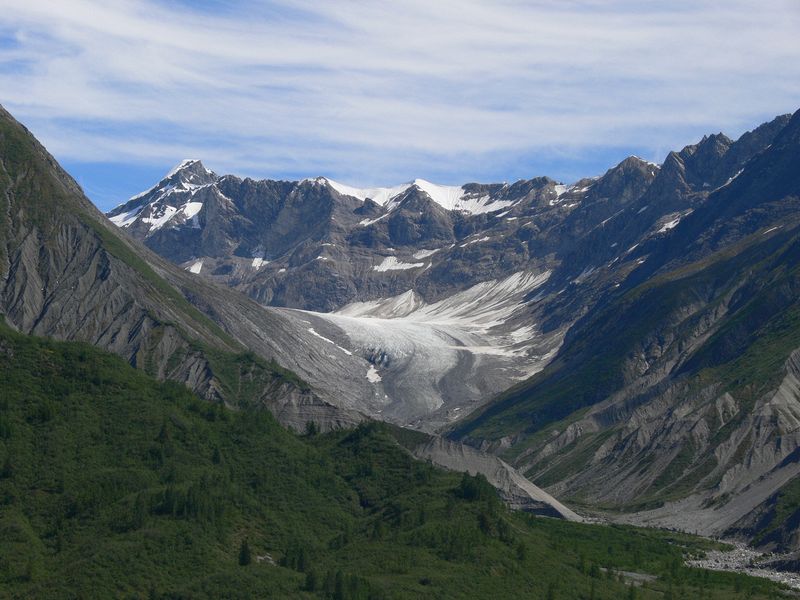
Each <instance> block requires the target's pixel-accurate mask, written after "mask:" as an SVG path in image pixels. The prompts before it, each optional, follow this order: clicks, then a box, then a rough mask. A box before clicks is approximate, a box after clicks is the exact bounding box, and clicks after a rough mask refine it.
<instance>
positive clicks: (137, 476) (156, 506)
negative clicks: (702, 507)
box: [0, 326, 775, 598]
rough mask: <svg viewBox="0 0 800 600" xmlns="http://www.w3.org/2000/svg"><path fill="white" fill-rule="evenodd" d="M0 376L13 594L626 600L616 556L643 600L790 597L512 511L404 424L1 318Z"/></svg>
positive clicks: (657, 536)
mask: <svg viewBox="0 0 800 600" xmlns="http://www.w3.org/2000/svg"><path fill="white" fill-rule="evenodd" d="M0 381H2V392H3V393H2V398H1V399H0V465H2V466H1V467H0V596H2V597H20V598H22V597H24V598H45V597H46V598H67V597H85V598H90V597H103V598H107V597H130V598H145V597H163V598H190V597H191V598H196V597H223V596H224V597H241V598H246V597H253V596H257V597H270V596H273V597H303V596H307V597H325V596H327V597H339V598H368V597H373V598H383V597H385V598H405V597H440V598H449V597H490V596H492V597H510V596H512V595H516V596H519V597H523V596H524V597H542V598H545V597H554V598H580V597H584V598H590V597H595V598H619V597H624V596H625V594H628V593H629V589H628V588H627V587H626V584H625V583H624V582H621V581H618V580H617V579H616V578H610V577H608V576H607V575H604V572H603V571H602V570H601V569H600V567H610V568H612V569H622V570H630V571H641V572H649V573H653V574H655V575H659V576H660V578H659V579H657V580H655V581H653V582H651V583H648V584H646V586H645V587H644V588H641V589H639V590H637V594H638V597H640V598H662V597H665V595H664V592H667V590H668V589H670V588H673V589H674V591H675V593H676V594H677V593H678V592H680V591H681V590H682V591H683V593H684V596H683V597H699V595H700V594H701V593H707V595H705V596H703V597H708V598H736V597H745V594H746V593H752V594H755V596H754V597H770V595H771V594H773V593H774V592H775V588H774V587H773V586H772V585H771V584H769V583H766V582H762V581H759V580H753V579H749V578H745V577H742V576H735V575H730V574H717V573H709V572H705V571H699V570H689V569H685V568H683V567H681V566H680V558H681V554H682V552H684V551H687V550H691V551H694V552H696V551H699V550H701V548H702V545H701V543H700V542H699V541H697V540H693V539H691V538H688V537H674V536H673V537H670V536H669V535H668V534H665V533H660V532H655V531H643V530H635V529H629V528H621V527H601V526H587V525H577V524H570V523H564V522H559V521H554V520H549V519H539V518H533V517H529V516H526V515H522V514H511V513H509V512H507V511H506V510H505V509H504V508H503V507H502V506H501V505H500V503H499V502H498V500H497V499H496V497H495V495H494V493H493V490H491V488H490V487H489V486H488V484H486V483H485V481H482V480H480V479H476V478H469V477H467V478H462V477H461V476H459V475H455V474H450V473H445V472H442V471H439V470H436V469H434V468H432V467H430V466H429V465H426V464H423V463H419V462H416V461H414V460H412V459H411V458H410V457H409V455H408V454H407V453H406V452H405V451H404V450H403V449H402V448H401V446H400V445H399V444H398V442H397V441H396V439H395V438H394V437H393V436H392V435H390V433H391V430H390V429H389V428H388V427H385V426H381V425H369V426H362V427H360V428H358V429H356V430H354V431H342V432H338V433H335V434H329V435H325V436H312V437H297V436H295V435H293V434H291V433H289V432H287V431H286V430H284V429H282V428H281V427H279V426H278V425H277V424H276V423H275V422H274V420H273V419H272V418H271V417H270V415H269V414H268V413H266V412H260V413H253V412H240V413H234V412H230V411H228V410H226V409H223V408H221V407H218V406H211V405H209V404H206V403H203V402H201V401H199V400H198V399H197V398H196V397H194V396H193V395H192V394H191V393H189V392H188V391H187V390H185V389H184V388H182V387H181V386H179V385H176V384H170V383H157V382H155V381H153V380H151V379H150V378H148V377H147V376H146V375H145V374H143V373H142V372H140V371H136V370H134V369H132V368H130V367H129V366H127V365H126V364H125V363H124V362H123V361H121V360H120V359H118V358H117V357H114V356H111V355H108V354H105V353H102V352H100V351H98V350H96V349H94V348H92V347H90V346H87V345H84V344H75V343H59V342H53V341H47V340H42V339H38V338H32V337H27V336H22V335H19V334H17V333H14V332H11V331H10V330H8V329H7V328H6V327H5V326H0ZM243 540H247V542H248V546H249V548H250V549H251V553H252V556H253V561H252V563H251V564H249V565H247V566H240V565H239V560H238V559H239V553H240V549H241V545H242V542H243ZM267 554H269V555H270V556H271V557H272V558H273V559H274V560H275V561H276V562H277V563H278V564H277V565H272V564H270V562H269V560H258V559H257V558H256V557H259V556H260V557H263V556H265V555H267ZM309 580H313V582H314V584H315V585H314V586H313V587H314V588H315V590H314V591H313V592H312V591H308V590H306V589H305V588H307V587H309V586H308V583H309ZM325 590H327V592H326V591H325ZM701 590H705V591H701ZM737 590H739V591H740V592H741V593H739V592H737Z"/></svg>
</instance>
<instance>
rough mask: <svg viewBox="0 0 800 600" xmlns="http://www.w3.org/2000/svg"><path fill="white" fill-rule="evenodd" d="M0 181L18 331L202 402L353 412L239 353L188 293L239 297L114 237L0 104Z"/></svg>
mask: <svg viewBox="0 0 800 600" xmlns="http://www.w3.org/2000/svg"><path fill="white" fill-rule="evenodd" d="M0 188H2V192H3V193H2V194H0V215H2V217H0V218H2V220H1V221H0V274H1V275H2V279H0V314H3V315H5V318H6V320H7V322H8V323H9V324H10V325H12V326H13V327H15V328H16V329H18V330H20V331H23V332H26V333H33V334H37V335H46V336H52V337H56V338H59V339H67V340H82V341H87V342H89V343H91V344H93V345H95V346H98V347H100V348H104V349H108V350H110V351H113V352H115V353H117V354H119V355H120V356H122V357H123V358H125V359H126V360H128V361H129V362H130V363H131V364H133V365H135V366H138V367H140V368H142V369H144V370H145V371H147V372H148V373H150V374H153V375H155V376H157V377H159V378H161V379H172V380H175V381H179V382H182V383H185V384H186V385H188V386H189V387H190V388H192V389H193V390H195V391H196V392H197V393H199V394H200V395H201V396H202V397H204V398H206V399H208V400H211V401H214V402H225V403H228V404H230V405H240V404H250V405H255V404H264V405H267V406H269V407H270V408H272V409H273V410H276V411H279V412H281V413H282V414H284V416H285V417H286V418H285V422H287V423H289V424H292V425H294V426H297V427H304V426H305V421H306V420H309V419H311V420H314V419H317V420H319V421H320V423H322V424H323V425H324V426H326V427H328V426H332V425H336V424H338V423H354V422H357V421H358V420H360V418H361V417H360V416H359V415H357V414H354V413H348V412H347V411H342V410H337V409H335V408H334V407H332V406H331V405H329V404H327V403H325V402H323V401H321V400H320V399H319V398H318V397H316V396H315V395H314V394H313V393H312V392H310V390H309V389H308V386H307V384H305V383H303V382H302V381H301V380H300V379H298V378H297V376H296V375H294V374H293V373H290V372H289V371H286V370H285V369H282V368H281V367H279V366H278V365H277V364H275V363H274V362H273V361H274V360H275V359H276V358H278V357H279V355H280V349H277V348H275V347H271V348H270V350H269V351H266V350H263V351H262V352H260V356H256V355H254V354H245V352H246V350H247V348H246V347H245V346H243V345H242V344H241V342H240V341H236V340H235V339H234V337H232V336H231V335H229V334H228V333H226V332H225V331H223V329H222V328H221V327H220V326H219V325H218V324H217V323H215V322H214V321H212V320H211V319H210V318H209V317H208V316H206V315H205V314H203V313H201V312H200V311H199V310H197V308H195V306H193V305H192V304H191V303H190V302H189V301H187V299H186V298H187V297H189V298H192V297H196V296H203V297H204V298H205V303H206V305H209V304H211V305H214V304H215V303H217V304H218V305H220V306H223V307H225V306H231V305H233V306H235V305H236V303H237V302H241V300H240V299H239V298H238V296H237V295H236V294H234V293H232V292H229V291H228V290H225V289H214V288H213V286H201V288H200V289H198V288H197V286H194V285H193V284H194V283H195V282H194V281H193V280H192V279H191V278H189V277H187V276H186V274H185V273H183V272H182V271H181V270H180V269H176V268H175V267H173V266H172V265H171V264H169V263H167V262H166V261H164V260H163V259H161V258H160V257H158V256H157V255H155V254H153V253H151V252H150V251H148V250H146V249H145V248H143V247H141V246H140V245H139V244H138V243H136V242H134V241H133V240H131V239H129V238H127V236H125V235H124V234H123V235H120V232H119V231H118V230H116V228H115V227H114V226H113V225H111V224H110V223H108V221H107V220H106V219H105V218H104V217H103V215H102V214H101V213H99V212H98V211H97V210H96V209H95V208H94V206H92V204H91V203H90V202H89V201H88V200H87V199H86V198H85V196H84V195H83V193H82V192H81V190H80V188H79V187H78V186H77V184H76V183H75V182H74V181H73V180H72V179H71V178H70V177H69V176H68V175H67V174H66V173H65V172H64V171H63V170H62V169H61V168H60V167H59V166H58V165H57V164H56V162H55V161H54V160H53V158H52V157H51V156H49V155H48V154H47V152H46V151H45V150H44V148H42V147H41V145H40V144H38V142H36V140H35V139H34V138H33V136H31V135H30V134H29V133H28V132H27V130H25V129H24V128H23V127H22V126H21V125H20V124H19V123H17V122H16V121H15V120H14V119H13V117H11V116H10V115H9V114H8V113H7V112H5V111H1V112H0ZM200 290H202V291H200ZM220 321H222V320H220ZM263 327H264V331H260V332H259V333H260V336H261V337H262V338H263V337H265V333H264V332H265V331H269V330H270V328H272V329H276V330H280V327H281V321H280V320H279V319H276V318H274V317H273V318H268V317H264V323H263ZM250 335H251V337H252V336H253V334H252V333H251V334H250ZM285 335H286V336H287V337H288V336H290V335H291V334H288V333H287V334H285ZM239 339H241V338H239ZM245 339H246V338H245Z"/></svg>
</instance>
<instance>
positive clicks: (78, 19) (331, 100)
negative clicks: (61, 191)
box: [0, 0, 800, 210]
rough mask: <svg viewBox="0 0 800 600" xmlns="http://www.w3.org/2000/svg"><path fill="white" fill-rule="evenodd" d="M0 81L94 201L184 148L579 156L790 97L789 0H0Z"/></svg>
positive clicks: (373, 167)
mask: <svg viewBox="0 0 800 600" xmlns="http://www.w3.org/2000/svg"><path fill="white" fill-rule="evenodd" d="M0 14H2V15H3V17H2V19H1V20H0V102H1V103H2V104H3V105H4V106H5V107H6V108H7V109H8V110H10V111H11V112H12V114H14V115H15V116H16V117H17V118H18V119H19V120H20V121H22V122H23V123H24V124H25V125H27V126H28V127H29V128H30V129H31V130H32V131H33V132H34V134H35V135H37V137H39V139H40V140H41V141H42V142H43V143H44V144H45V146H47V148H48V149H49V150H50V151H51V152H52V153H53V154H54V155H55V156H56V158H57V159H58V160H59V161H61V163H62V164H63V165H64V166H65V168H67V170H68V171H69V172H70V173H72V174H73V175H74V176H75V178H76V179H77V180H78V182H79V183H80V184H81V185H82V186H83V187H84V189H85V191H86V192H87V194H88V195H89V197H90V198H91V199H92V200H93V201H94V202H95V203H96V204H97V205H98V206H100V208H102V209H104V210H107V209H109V208H111V207H112V206H114V205H116V204H118V203H120V202H122V201H124V200H125V199H126V198H128V197H130V196H131V195H133V194H135V193H137V192H139V191H141V190H143V189H146V188H148V187H150V186H151V185H152V184H153V183H155V182H156V181H157V180H158V179H159V178H160V177H161V176H162V175H163V174H164V173H165V172H166V171H168V170H169V169H170V168H171V167H172V166H173V165H174V164H176V163H178V162H179V161H180V160H182V159H184V158H200V159H202V160H203V162H204V164H205V165H206V166H207V167H208V168H211V169H213V170H215V171H216V172H218V173H234V174H238V175H242V176H252V177H270V178H282V179H295V178H302V177H311V176H316V175H326V176H329V177H331V178H333V179H336V180H339V181H342V182H344V183H348V184H352V185H359V186H367V185H378V184H380V185H389V184H396V183H400V182H403V181H408V180H411V179H414V178H416V177H422V178H425V179H429V180H432V181H435V182H438V183H448V184H452V183H464V182H466V181H513V180H516V179H519V178H528V177H533V176H537V175H550V176H551V177H554V178H557V179H560V180H562V181H573V180H575V179H577V178H579V177H581V176H590V175H597V174H600V173H602V172H603V171H605V169H607V168H608V167H610V166H612V165H613V164H615V163H617V162H619V161H620V160H621V159H623V158H624V157H625V156H628V155H630V154H637V155H639V156H642V157H643V158H646V159H648V160H654V161H656V162H660V161H661V160H663V158H664V156H665V155H666V153H667V152H668V151H669V150H671V149H679V148H681V147H682V146H684V145H685V144H688V143H691V142H694V141H696V140H697V139H699V138H700V137H702V135H703V134H704V133H713V132H717V131H724V132H725V133H727V134H728V135H730V136H732V137H737V136H738V135H740V134H741V133H742V132H744V131H746V130H748V129H751V128H752V127H754V126H756V125H758V124H760V123H761V122H763V121H765V120H768V119H770V118H772V117H774V116H775V115H777V114H782V113H786V112H793V111H794V110H797V109H798V108H800V44H798V43H797V35H798V32H799V31H800V3H798V2H796V0H761V1H759V2H758V3H754V2H751V1H744V0H719V1H717V0H713V1H711V0H705V1H703V0H696V1H691V2H690V1H684V0H676V1H673V2H663V1H658V2H652V1H645V0H639V1H636V2H633V1H629V0H616V1H615V0H603V1H600V0H546V1H545V0H530V1H522V0H459V1H455V0H436V1H435V2H432V1H431V0H394V1H391V2H390V1H388V0H386V1H383V0H373V1H369V2H356V1H344V0H328V1H326V2H318V1H316V0H295V1H288V0H286V1H280V0H278V1H261V2H244V1H230V2H223V1H221V0H205V1H204V2H196V1H189V0H182V1H170V2H158V1H156V0H137V1H133V0H104V1H99V0H60V1H59V2H53V1H52V0H0Z"/></svg>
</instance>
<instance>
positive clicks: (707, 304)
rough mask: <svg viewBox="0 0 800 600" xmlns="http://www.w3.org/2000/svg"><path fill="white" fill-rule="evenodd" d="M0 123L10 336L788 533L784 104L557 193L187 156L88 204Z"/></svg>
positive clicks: (579, 492) (657, 516)
mask: <svg viewBox="0 0 800 600" xmlns="http://www.w3.org/2000/svg"><path fill="white" fill-rule="evenodd" d="M0 117H1V118H0V141H1V142H2V148H3V152H2V172H1V173H0V184H2V187H3V189H4V190H5V193H4V194H3V196H2V198H0V207H1V208H2V211H0V213H1V214H2V221H0V239H2V244H0V257H1V258H2V263H0V265H2V267H1V268H0V271H2V273H3V278H2V284H1V285H0V313H2V314H3V316H4V318H5V320H6V322H7V323H8V324H9V325H10V326H11V327H13V328H14V329H16V330H18V331H21V332H24V333H31V334H35V335H41V336H48V337H54V338H57V339H61V340H80V341H85V342H89V343H91V344H92V345H94V346H96V347H98V348H101V349H104V350H108V351H111V352H113V353H115V354H118V355H119V356H121V357H122V358H123V359H124V360H125V361H127V362H128V363H130V364H131V365H133V366H135V367H137V368H139V369H141V370H143V371H145V373H147V374H150V375H152V376H154V377H156V378H158V379H162V380H165V379H168V380H173V381H177V382H180V383H184V384H186V385H187V386H188V387H189V388H190V389H191V390H193V391H194V392H196V393H197V394H199V395H200V396H201V397H202V398H204V399H206V400H209V401H212V402H217V403H224V404H226V405H228V406H230V407H233V408H239V409H243V408H245V407H254V406H258V407H265V408H268V409H269V410H270V411H271V412H272V413H273V414H274V415H275V416H276V418H277V419H278V420H279V421H280V422H281V423H283V424H284V425H287V426H290V427H293V428H295V429H296V430H300V431H302V430H303V429H305V427H306V425H307V423H315V427H318V428H321V429H322V430H325V431H327V430H330V429H337V428H341V427H351V426H354V425H355V424H357V423H359V422H362V421H364V420H369V419H380V420H386V421H389V422H390V423H393V424H397V425H401V426H404V427H410V428H413V429H417V430H420V431H422V432H425V433H426V436H427V434H431V433H434V432H438V433H441V434H443V435H445V436H446V438H448V439H447V440H443V439H440V438H428V437H425V438H424V439H425V440H427V441H426V442H425V443H422V444H420V445H419V447H418V448H417V449H416V450H415V452H417V453H418V456H421V457H423V458H428V459H430V460H433V461H434V462H438V463H439V464H445V463H448V461H450V462H451V465H450V466H451V468H457V467H458V465H454V464H453V463H452V461H455V460H456V458H454V457H458V460H459V461H461V462H460V463H458V464H460V465H461V466H462V467H464V465H465V464H466V463H470V461H472V463H471V464H476V463H477V462H480V461H482V460H484V459H490V460H492V461H493V462H492V465H493V466H492V467H491V469H496V468H497V465H505V467H503V469H506V467H507V469H508V470H506V471H504V473H507V474H509V475H504V476H503V477H504V478H505V479H507V480H516V481H518V482H519V481H520V480H519V479H516V478H517V477H518V476H520V473H523V474H525V475H526V476H527V477H528V479H530V481H532V482H533V483H535V484H537V485H538V486H539V488H543V489H544V490H545V491H546V492H549V493H550V494H552V495H554V496H556V497H557V498H559V499H560V500H562V501H564V502H566V503H567V504H568V505H570V506H572V507H573V508H577V509H578V511H579V512H584V513H586V514H597V513H598V512H602V513H603V514H604V515H605V517H606V518H610V519H612V520H618V521H623V522H629V523H634V524H647V525H657V526H663V527H674V528H679V529H683V530H687V531H692V532H699V533H703V534H706V535H727V536H737V537H740V538H742V539H746V540H750V541H755V542H756V543H758V544H761V545H762V547H764V548H772V549H782V550H787V549H797V548H798V539H799V538H800V536H798V526H797V525H796V522H797V521H798V515H800V512H798V509H797V508H796V504H795V502H796V500H797V499H798V492H796V491H795V489H796V488H797V487H798V484H797V481H800V480H799V479H797V476H798V474H800V466H799V465H800V460H799V459H798V456H800V450H798V446H800V443H799V442H800V438H798V435H799V434H798V429H799V427H800V404H798V402H799V401H800V383H798V380H799V379H800V366H799V365H800V359H798V354H797V351H798V350H800V335H799V334H800V331H798V329H797V323H800V321H798V319H797V313H798V304H797V301H796V298H797V289H798V288H797V286H798V281H797V276H798V268H797V267H798V263H797V261H798V239H799V238H798V224H800V218H799V217H800V204H799V203H800V113H796V114H794V115H783V116H780V117H777V118H776V119H774V120H773V121H771V122H769V123H765V124H763V125H761V126H759V127H757V128H756V129H754V130H753V131H751V132H749V133H746V134H744V135H743V136H741V137H740V138H739V139H738V140H735V141H734V140H731V139H730V138H728V137H726V136H725V135H723V134H715V135H711V136H707V137H704V138H703V139H702V140H701V141H699V142H698V143H696V144H692V145H690V146H686V147H685V148H683V149H682V150H680V151H676V152H671V153H669V155H668V156H667V157H666V158H665V160H664V162H663V163H662V164H660V165H659V164H653V163H650V162H647V161H644V160H642V159H639V158H637V157H629V158H627V159H625V160H624V161H622V162H621V163H620V164H618V165H616V166H614V167H612V168H610V169H609V170H608V171H607V172H606V173H604V174H603V175H601V176H599V177H593V178H586V179H582V180H580V181H577V182H574V183H570V184H564V183H560V182H557V181H554V180H552V179H549V178H547V177H537V178H533V179H530V180H523V181H518V182H515V183H513V184H506V183H497V184H476V183H468V184H464V185H461V186H439V185H435V184H431V183H429V182H427V181H423V180H415V181H414V182H411V183H408V184H403V185H400V186H394V187H386V188H374V189H359V188H353V187H349V186H346V185H343V184H340V183H337V182H335V181H332V180H330V179H327V178H323V177H318V178H314V179H306V180H303V181H295V182H287V181H271V180H263V181H255V180H252V179H240V178H238V177H235V176H232V175H225V176H218V175H216V174H215V173H213V172H211V171H209V170H208V169H206V168H205V167H204V166H203V165H202V163H201V162H200V161H198V160H189V161H183V162H182V163H180V164H179V165H178V166H177V167H176V168H175V169H174V170H172V171H171V172H170V173H168V174H167V176H166V177H164V178H163V179H162V180H161V181H159V182H157V183H156V185H155V186H154V187H153V188H151V189H150V190H147V191H146V192H144V193H142V194H140V195H138V196H136V197H134V198H132V199H130V200H129V201H127V202H125V203H124V204H122V205H121V206H119V207H118V208H116V209H114V210H113V211H111V212H110V213H108V215H107V218H106V217H105V216H103V215H102V214H100V213H99V212H98V211H97V210H96V209H95V208H94V206H93V205H92V204H91V203H90V202H89V201H88V200H87V199H86V198H85V196H84V195H83V193H82V191H81V190H80V188H79V187H78V186H77V184H75V182H74V181H73V180H72V179H71V178H70V177H69V175H67V174H66V173H65V172H64V171H63V170H62V169H61V168H60V167H59V166H58V165H57V163H56V162H55V161H54V160H53V158H52V157H51V156H50V155H49V154H47V152H46V151H45V150H44V148H42V147H41V145H39V144H38V143H37V142H36V141H35V140H34V139H33V138H32V136H30V134H29V133H28V132H27V131H25V130H24V128H22V127H21V126H20V125H19V124H18V123H16V121H14V120H13V118H12V117H11V116H10V115H9V114H8V113H6V112H3V113H2V114H1V115H0ZM464 444H466V446H465V445H464ZM425 448H427V450H424V449H425ZM472 453H474V454H475V456H476V457H480V458H471V457H472ZM464 457H466V458H464ZM500 459H502V460H500ZM464 468H466V467H464ZM473 470H474V469H473ZM484 470H490V469H484ZM522 485H523V487H525V485H527V484H525V483H523V484H522ZM540 491H541V490H539V489H538V488H536V487H535V486H531V491H530V494H529V495H528V496H526V497H527V498H528V500H531V499H532V497H533V496H536V495H537V494H538V493H539V492H540ZM541 497H544V498H549V497H548V496H546V495H545V496H541ZM547 502H549V500H547ZM550 506H552V504H550ZM566 510H568V509H566Z"/></svg>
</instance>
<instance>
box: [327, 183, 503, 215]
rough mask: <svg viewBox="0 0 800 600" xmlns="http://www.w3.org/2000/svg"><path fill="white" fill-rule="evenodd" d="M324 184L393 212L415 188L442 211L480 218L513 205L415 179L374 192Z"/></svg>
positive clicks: (454, 187)
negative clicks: (409, 191) (405, 194)
mask: <svg viewBox="0 0 800 600" xmlns="http://www.w3.org/2000/svg"><path fill="white" fill-rule="evenodd" d="M326 181H327V182H328V184H329V185H330V186H331V187H332V188H333V189H334V190H336V191H337V192H339V193H340V194H342V195H344V196H352V197H353V198H358V199H359V200H361V201H364V200H366V199H367V198H369V199H370V200H372V201H373V202H375V203H377V204H380V205H381V206H383V207H384V208H387V209H388V210H393V209H394V208H396V207H397V204H398V199H399V197H400V196H401V195H402V194H404V193H406V192H407V191H408V190H409V189H411V188H412V187H416V188H417V189H419V190H420V191H422V192H424V193H425V194H427V195H428V197H429V198H430V199H431V200H433V201H434V202H435V203H436V204H438V205H439V206H441V207H442V208H444V209H445V210H458V211H463V212H468V213H471V214H480V213H488V212H495V211H498V210H502V209H504V208H507V207H508V206H510V205H511V204H513V203H512V202H509V201H495V202H492V201H491V198H490V197H489V196H488V195H483V196H477V195H475V194H467V192H466V190H465V189H464V187H463V186H456V185H439V184H436V183H431V182H430V181H427V180H426V179H415V180H414V181H408V182H406V183H401V184H400V185H395V186H391V187H374V188H357V187H354V186H350V185H345V184H343V183H338V182H336V181H333V180H332V179H326Z"/></svg>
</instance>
